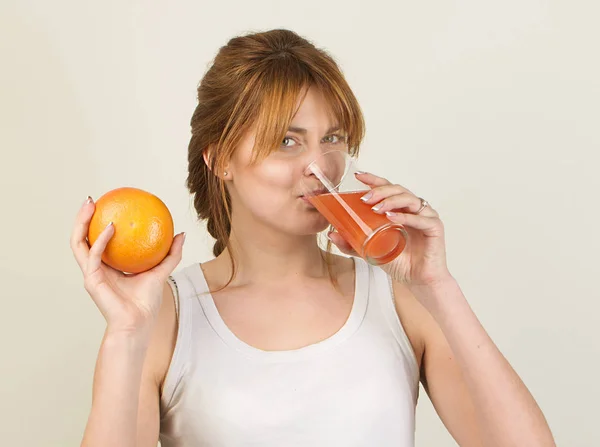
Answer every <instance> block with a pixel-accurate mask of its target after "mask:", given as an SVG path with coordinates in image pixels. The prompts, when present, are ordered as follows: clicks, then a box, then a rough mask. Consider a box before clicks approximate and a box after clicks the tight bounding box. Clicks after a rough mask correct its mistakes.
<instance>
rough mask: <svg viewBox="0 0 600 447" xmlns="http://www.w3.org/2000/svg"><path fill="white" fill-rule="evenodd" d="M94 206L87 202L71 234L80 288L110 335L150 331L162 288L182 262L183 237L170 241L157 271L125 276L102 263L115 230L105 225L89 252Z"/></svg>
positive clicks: (157, 309) (89, 199) (156, 313)
mask: <svg viewBox="0 0 600 447" xmlns="http://www.w3.org/2000/svg"><path fill="white" fill-rule="evenodd" d="M94 210H95V204H94V202H93V200H92V199H91V198H88V199H87V200H86V201H85V203H84V204H83V206H82V207H81V209H80V210H79V213H78V214H77V218H76V220H75V226H74V228H73V232H72V234H71V249H72V250H73V254H74V256H75V259H76V260H77V263H78V264H79V267H80V268H81V271H82V272H83V284H84V287H85V289H86V290H87V292H88V293H89V294H90V296H91V297H92V299H93V300H94V302H95V303H96V306H98V309H100V312H102V315H104V318H105V319H106V323H107V330H108V331H109V332H126V333H132V332H140V331H147V330H149V329H150V328H151V327H152V325H153V324H154V321H155V320H156V317H157V315H158V311H159V309H160V305H161V301H162V296H163V288H164V286H165V282H166V280H167V278H168V276H169V275H170V274H171V273H172V272H173V270H175V267H177V264H179V261H180V260H181V253H182V247H183V242H184V239H185V233H180V234H178V235H177V236H175V237H174V238H173V243H172V245H171V249H170V251H169V253H168V254H167V257H166V258H165V259H164V260H163V261H162V262H161V263H160V264H158V265H157V266H156V267H154V268H152V269H151V270H148V271H146V272H143V273H138V274H135V275H126V274H124V273H122V272H120V271H118V270H115V269H113V268H112V267H109V266H108V265H106V264H105V263H103V262H102V253H103V252H104V250H105V248H106V245H107V244H108V241H109V240H110V239H111V237H112V236H113V234H114V231H115V230H114V226H113V225H108V226H107V227H106V228H105V229H104V230H103V231H102V233H101V234H100V236H99V237H98V239H97V240H96V242H95V243H94V245H93V246H92V247H91V248H90V247H89V245H88V242H87V239H86V238H87V234H88V228H89V224H90V221H91V219H92V215H93V214H94Z"/></svg>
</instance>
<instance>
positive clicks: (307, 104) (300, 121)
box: [290, 87, 338, 129]
mask: <svg viewBox="0 0 600 447" xmlns="http://www.w3.org/2000/svg"><path fill="white" fill-rule="evenodd" d="M337 122H338V119H337V117H336V116H335V114H334V112H333V109H332V107H331V104H329V102H328V101H327V98H326V97H325V96H324V95H323V94H322V93H321V92H320V91H319V90H318V89H317V88H315V87H310V88H308V89H307V90H306V91H305V92H303V94H301V95H300V97H299V98H298V101H297V103H296V113H295V114H294V116H293V118H292V122H291V123H290V127H303V128H306V129H310V128H315V129H320V128H330V127H332V126H333V125H335V124H337Z"/></svg>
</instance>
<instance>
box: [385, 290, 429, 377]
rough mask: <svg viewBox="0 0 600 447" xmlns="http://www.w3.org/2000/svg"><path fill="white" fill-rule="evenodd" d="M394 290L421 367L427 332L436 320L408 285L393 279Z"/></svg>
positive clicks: (407, 333)
mask: <svg viewBox="0 0 600 447" xmlns="http://www.w3.org/2000/svg"><path fill="white" fill-rule="evenodd" d="M393 290H394V303H395V305H396V312H397V313H398V317H399V318H400V322H401V323H402V326H403V327H404V331H405V332H406V335H407V336H408V339H409V340H410V342H411V344H412V347H413V350H414V351H415V355H416V357H417V362H418V364H419V368H420V367H421V365H422V362H423V355H424V353H425V347H426V339H427V337H426V334H427V331H429V330H430V328H431V325H432V324H434V323H435V321H434V320H433V317H432V316H431V314H430V313H429V312H428V311H427V309H425V307H423V306H422V305H421V303H419V301H418V300H417V299H416V298H415V296H414V295H413V294H412V293H411V291H410V290H409V289H408V287H406V285H404V284H402V283H399V282H396V281H393Z"/></svg>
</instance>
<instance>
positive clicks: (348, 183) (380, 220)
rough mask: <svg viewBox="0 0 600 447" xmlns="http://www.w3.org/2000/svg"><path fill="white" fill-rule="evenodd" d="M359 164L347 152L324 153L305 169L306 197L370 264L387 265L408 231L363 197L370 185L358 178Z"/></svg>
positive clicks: (403, 246)
mask: <svg viewBox="0 0 600 447" xmlns="http://www.w3.org/2000/svg"><path fill="white" fill-rule="evenodd" d="M357 172H358V171H357V167H356V163H355V162H354V159H353V158H352V157H351V156H350V155H349V154H348V153H347V152H344V151H339V150H332V151H328V152H325V153H323V154H321V155H320V156H319V157H317V158H316V159H315V160H313V161H312V162H311V163H310V164H309V165H308V166H307V168H306V170H305V173H304V174H305V175H304V176H303V182H302V185H303V190H304V196H305V197H306V198H307V199H308V201H309V202H310V203H311V204H312V205H313V206H314V207H315V208H316V209H317V210H318V211H319V212H320V213H321V214H322V215H323V216H324V217H325V218H326V219H327V221H328V222H329V223H330V224H331V225H333V227H334V228H335V229H336V230H337V231H338V233H339V234H340V235H341V236H342V237H343V238H344V239H345V240H346V241H347V242H348V243H349V244H350V245H351V246H352V248H353V249H354V250H355V251H356V252H357V253H358V255H359V256H361V257H362V258H363V259H365V260H366V261H367V262H369V263H370V264H374V265H381V264H386V263H388V262H390V261H392V260H393V259H395V258H396V257H397V256H398V255H400V254H401V253H402V251H403V250H404V248H405V247H406V243H407V240H408V234H407V232H406V230H405V229H404V227H403V226H402V225H400V224H397V223H393V222H391V221H390V220H389V219H388V218H387V216H386V215H385V214H377V213H376V212H375V211H373V210H372V209H371V205H368V204H366V203H364V202H363V201H362V200H361V197H363V196H364V195H365V194H366V193H367V192H368V191H369V190H370V188H369V186H367V185H365V184H364V183H362V182H360V181H359V180H358V179H357V178H356V175H355V174H356V173H357Z"/></svg>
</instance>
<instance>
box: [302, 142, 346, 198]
mask: <svg viewBox="0 0 600 447" xmlns="http://www.w3.org/2000/svg"><path fill="white" fill-rule="evenodd" d="M332 153H339V154H342V156H343V157H344V160H346V165H345V167H344V168H345V169H344V175H342V178H340V181H339V182H338V183H336V184H335V185H333V188H334V189H338V188H339V187H340V185H341V184H342V183H343V182H344V180H345V179H346V178H347V176H348V173H349V172H350V170H351V169H350V168H351V167H354V168H355V169H356V159H357V157H354V156H352V155H350V154H349V153H348V152H345V151H342V150H340V149H330V150H328V151H325V152H323V153H322V154H320V155H319V156H317V157H316V158H314V159H313V160H312V161H311V162H310V163H309V164H308V165H307V166H306V168H305V169H304V175H306V174H307V173H309V174H314V172H313V171H312V170H311V166H313V165H314V164H315V163H317V162H318V161H319V160H321V159H323V158H324V157H325V156H326V155H329V154H332Z"/></svg>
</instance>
